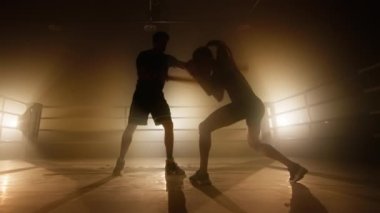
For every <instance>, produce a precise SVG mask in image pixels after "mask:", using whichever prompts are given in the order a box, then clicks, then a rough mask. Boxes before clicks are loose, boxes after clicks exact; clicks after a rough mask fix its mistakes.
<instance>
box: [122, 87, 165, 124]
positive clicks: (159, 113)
mask: <svg viewBox="0 0 380 213" xmlns="http://www.w3.org/2000/svg"><path fill="white" fill-rule="evenodd" d="M149 114H152V118H153V120H154V123H155V124H156V125H159V124H162V122H163V121H168V120H169V121H171V113H170V108H169V105H168V103H167V102H166V100H165V97H164V94H163V93H162V92H154V93H151V92H142V91H135V93H134V95H133V100H132V104H131V109H130V111H129V119H128V123H131V124H136V125H146V124H147V121H148V116H149Z"/></svg>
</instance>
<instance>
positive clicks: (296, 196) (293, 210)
mask: <svg viewBox="0 0 380 213" xmlns="http://www.w3.org/2000/svg"><path fill="white" fill-rule="evenodd" d="M291 186H292V198H291V200H290V210H289V213H303V212H308V213H327V212H328V211H327V209H326V207H325V206H324V205H323V204H322V203H321V202H320V201H319V200H318V198H316V197H315V196H314V195H313V194H312V193H311V192H310V190H309V189H308V188H307V187H306V186H304V185H302V184H300V183H292V184H291Z"/></svg>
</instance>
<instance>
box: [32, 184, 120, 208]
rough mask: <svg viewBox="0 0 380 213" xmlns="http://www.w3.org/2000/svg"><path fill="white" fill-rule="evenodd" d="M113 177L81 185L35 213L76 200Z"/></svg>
mask: <svg viewBox="0 0 380 213" xmlns="http://www.w3.org/2000/svg"><path fill="white" fill-rule="evenodd" d="M113 178H114V177H113V176H108V177H105V178H102V179H100V180H98V181H96V182H94V183H91V184H89V185H87V186H84V187H81V188H79V189H77V190H75V191H73V192H71V193H69V194H67V195H66V196H65V197H63V198H61V199H59V200H56V201H54V202H52V203H49V204H47V205H46V206H43V207H42V208H40V209H38V210H36V211H35V213H43V212H50V211H52V210H54V209H56V208H58V207H59V206H61V205H63V204H65V203H67V202H69V201H71V200H74V199H76V198H78V197H81V196H82V195H84V194H86V193H88V192H91V191H93V190H94V189H97V188H99V187H100V186H102V185H104V184H106V183H107V182H109V181H110V180H112V179H113Z"/></svg>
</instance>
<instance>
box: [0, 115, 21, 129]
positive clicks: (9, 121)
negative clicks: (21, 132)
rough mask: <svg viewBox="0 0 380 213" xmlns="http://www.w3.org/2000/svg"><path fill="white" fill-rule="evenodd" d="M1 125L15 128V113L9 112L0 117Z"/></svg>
mask: <svg viewBox="0 0 380 213" xmlns="http://www.w3.org/2000/svg"><path fill="white" fill-rule="evenodd" d="M2 121H3V123H2V126H3V127H9V128H17V126H18V116H17V115H11V114H4V116H3V119H2Z"/></svg>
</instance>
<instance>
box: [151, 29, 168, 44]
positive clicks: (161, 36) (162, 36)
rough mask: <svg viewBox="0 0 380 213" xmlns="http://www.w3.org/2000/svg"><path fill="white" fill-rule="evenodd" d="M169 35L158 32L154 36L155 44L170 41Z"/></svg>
mask: <svg viewBox="0 0 380 213" xmlns="http://www.w3.org/2000/svg"><path fill="white" fill-rule="evenodd" d="M169 38H170V37H169V34H167V33H166V32H162V31H159V32H156V33H154V34H153V42H154V43H156V42H158V41H163V40H164V41H169Z"/></svg>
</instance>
